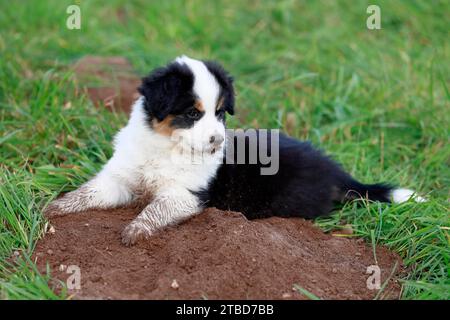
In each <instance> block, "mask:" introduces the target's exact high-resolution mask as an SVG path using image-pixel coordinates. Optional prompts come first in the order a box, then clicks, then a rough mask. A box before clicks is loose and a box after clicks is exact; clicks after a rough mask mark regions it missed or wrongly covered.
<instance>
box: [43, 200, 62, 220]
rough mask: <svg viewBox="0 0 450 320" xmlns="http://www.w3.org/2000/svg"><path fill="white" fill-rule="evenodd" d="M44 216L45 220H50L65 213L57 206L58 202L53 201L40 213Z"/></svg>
mask: <svg viewBox="0 0 450 320" xmlns="http://www.w3.org/2000/svg"><path fill="white" fill-rule="evenodd" d="M42 213H43V214H44V217H46V218H52V217H56V216H62V215H64V214H65V213H64V212H63V210H62V209H61V207H60V206H59V204H58V201H57V200H55V201H53V202H51V203H50V204H49V205H48V206H47V207H46V208H45V209H44V211H43V212H42Z"/></svg>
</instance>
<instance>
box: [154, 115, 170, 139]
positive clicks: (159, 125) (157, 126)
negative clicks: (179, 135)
mask: <svg viewBox="0 0 450 320" xmlns="http://www.w3.org/2000/svg"><path fill="white" fill-rule="evenodd" d="M173 118H174V117H173V116H172V115H168V116H167V117H166V118H165V119H164V120H163V121H158V120H156V119H153V120H152V128H153V131H155V132H157V133H159V134H161V135H163V136H168V137H170V136H172V133H173V131H174V130H175V128H174V127H172V126H171V123H172V120H173Z"/></svg>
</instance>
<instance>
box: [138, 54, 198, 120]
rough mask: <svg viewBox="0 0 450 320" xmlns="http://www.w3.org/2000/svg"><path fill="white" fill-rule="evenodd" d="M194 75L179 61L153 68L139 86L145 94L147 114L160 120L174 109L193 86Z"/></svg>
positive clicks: (141, 92) (140, 90) (140, 91)
mask: <svg viewBox="0 0 450 320" xmlns="http://www.w3.org/2000/svg"><path fill="white" fill-rule="evenodd" d="M193 82H194V79H193V75H192V73H191V72H190V71H189V69H187V67H185V66H182V65H180V64H178V63H171V64H169V65H167V66H166V67H163V68H158V69H155V70H153V72H152V73H150V75H149V76H147V77H145V78H143V79H142V84H141V86H140V87H139V88H138V91H139V93H140V94H142V95H143V96H144V108H145V111H146V112H147V114H149V115H150V116H151V117H152V118H156V119H157V120H158V121H162V120H164V118H165V117H167V116H168V115H169V113H170V112H171V111H172V110H173V108H174V105H175V102H176V101H177V99H178V98H179V97H180V95H183V94H186V92H188V91H189V90H190V89H191V88H192V86H193Z"/></svg>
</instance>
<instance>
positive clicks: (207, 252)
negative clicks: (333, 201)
mask: <svg viewBox="0 0 450 320" xmlns="http://www.w3.org/2000/svg"><path fill="white" fill-rule="evenodd" d="M137 213H138V209H117V210H113V211H100V210H96V211H91V212H86V213H82V214H73V215H68V216H63V217H55V218H53V219H52V220H51V224H52V225H53V227H54V230H53V231H54V232H53V233H47V234H46V236H45V237H44V238H43V239H42V240H41V241H40V242H39V243H38V245H37V248H36V251H35V259H36V260H37V265H38V268H39V269H40V270H41V271H42V272H45V267H46V264H47V263H48V264H49V266H50V269H51V271H52V275H53V276H55V277H56V278H57V279H60V280H62V281H66V279H67V278H68V276H69V274H68V273H66V272H65V271H60V268H61V265H66V266H67V265H77V266H79V267H80V270H81V290H73V291H71V293H72V294H74V295H75V298H78V299H90V298H95V299H202V298H207V299H306V296H305V295H303V294H301V293H300V292H298V291H296V290H294V289H293V287H294V285H299V286H301V287H302V288H304V289H306V290H308V291H309V292H311V293H313V294H315V295H316V296H318V297H320V298H323V299H372V298H374V297H375V295H376V294H377V290H369V289H367V286H366V281H367V278H368V276H369V275H367V274H366V269H367V267H368V266H370V265H374V264H376V262H375V260H374V254H373V250H372V247H370V246H369V245H367V244H366V243H364V242H363V241H362V240H355V239H347V238H342V237H336V236H333V235H329V234H325V233H323V232H322V231H321V230H319V229H318V228H317V227H315V226H313V224H312V223H311V222H309V221H305V220H303V219H300V218H289V219H283V218H278V217H272V218H269V219H263V220H253V221H248V220H247V219H246V218H245V217H244V216H243V215H242V214H240V213H236V212H224V211H219V210H216V209H214V208H211V209H207V210H205V211H204V212H203V213H201V214H200V215H198V216H196V217H194V218H192V219H190V220H188V221H186V222H185V223H182V224H180V225H177V226H173V227H169V228H168V229H166V230H163V231H161V232H159V233H158V234H157V235H155V236H153V237H152V238H151V239H149V240H147V241H142V242H139V243H138V244H137V245H135V246H133V247H125V246H123V245H122V244H121V239H120V233H121V231H122V229H123V228H124V227H125V225H126V224H127V223H129V222H130V221H131V220H132V219H133V218H134V217H135V215H136V214H137ZM376 257H377V260H378V266H379V267H380V268H381V283H384V282H385V281H386V280H387V279H389V277H390V275H391V273H392V270H393V269H394V266H395V265H396V263H398V265H399V266H400V265H401V261H400V259H399V257H398V256H397V255H396V254H394V253H392V252H390V251H389V250H387V249H385V248H383V247H377V250H376ZM399 269H400V267H399V268H397V271H396V272H395V274H397V273H398V271H399ZM61 270H62V269H61ZM394 279H395V276H394V277H392V278H391V280H389V281H388V283H389V284H388V286H387V288H386V289H385V290H384V291H383V295H382V297H384V298H386V297H387V298H397V297H398V295H399V291H400V287H399V285H398V284H397V283H396V281H395V280H394ZM56 290H58V288H57V286H56Z"/></svg>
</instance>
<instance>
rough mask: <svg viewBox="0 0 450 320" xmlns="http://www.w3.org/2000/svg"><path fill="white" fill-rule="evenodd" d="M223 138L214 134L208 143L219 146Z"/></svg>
mask: <svg viewBox="0 0 450 320" xmlns="http://www.w3.org/2000/svg"><path fill="white" fill-rule="evenodd" d="M223 140H224V139H223V136H222V135H221V134H214V135H212V136H211V137H209V143H211V144H215V145H219V144H221V143H222V142H223Z"/></svg>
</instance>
